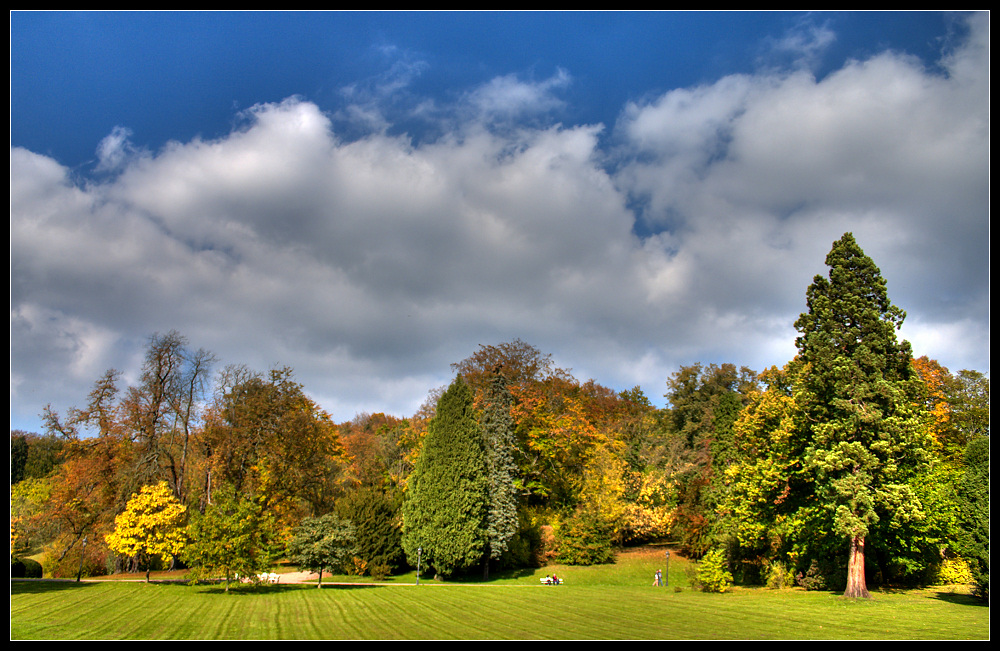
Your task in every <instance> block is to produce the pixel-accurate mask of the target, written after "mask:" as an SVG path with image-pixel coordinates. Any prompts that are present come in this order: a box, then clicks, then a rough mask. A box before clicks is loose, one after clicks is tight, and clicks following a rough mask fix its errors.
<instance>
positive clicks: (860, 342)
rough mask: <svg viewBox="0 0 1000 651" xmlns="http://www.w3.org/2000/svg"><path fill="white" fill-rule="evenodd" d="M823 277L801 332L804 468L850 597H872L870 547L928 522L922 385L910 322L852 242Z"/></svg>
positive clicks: (833, 255) (838, 251) (837, 252)
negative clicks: (902, 332) (901, 525)
mask: <svg viewBox="0 0 1000 651" xmlns="http://www.w3.org/2000/svg"><path fill="white" fill-rule="evenodd" d="M826 264H827V265H828V266H829V267H830V271H829V277H827V278H825V277H823V276H816V278H815V279H814V280H813V283H812V285H811V286H810V287H809V290H808V292H807V295H806V303H807V306H808V311H807V312H806V313H804V314H802V315H801V316H800V317H799V319H798V320H797V321H796V323H795V327H796V329H797V330H798V331H799V332H800V333H801V336H800V337H798V339H797V340H796V346H797V347H798V350H799V362H800V363H801V364H803V367H802V374H801V376H800V378H799V382H800V384H799V386H798V388H797V391H796V402H797V405H798V407H799V408H800V409H801V410H802V413H803V415H804V416H805V419H806V422H807V424H808V427H809V428H810V437H809V444H808V446H807V449H806V453H805V462H806V465H807V467H808V468H810V469H811V470H812V471H813V472H814V476H815V490H816V493H817V497H818V498H819V500H820V502H821V503H823V504H825V505H826V506H827V509H828V512H829V513H830V517H831V524H832V527H833V531H834V532H835V533H836V534H838V535H840V536H843V538H844V539H845V540H846V542H847V544H848V548H849V560H848V577H847V590H846V592H845V595H846V596H851V597H867V596H868V590H867V587H866V583H865V572H864V566H865V565H864V558H865V556H864V552H865V541H866V538H867V537H868V536H869V534H870V533H872V532H874V531H877V530H878V529H879V524H880V521H881V523H882V525H884V524H885V523H886V522H891V521H893V520H896V521H900V520H905V519H909V518H916V517H919V516H920V504H919V502H918V501H917V499H916V497H915V496H914V494H913V492H912V491H911V490H910V488H909V486H908V485H907V480H908V479H910V478H911V477H912V476H913V474H914V473H915V472H917V471H918V470H919V469H920V468H921V467H922V464H923V463H924V462H925V459H924V456H923V454H924V452H923V451H924V449H926V447H927V441H926V440H925V439H926V431H925V429H924V428H923V426H922V423H921V416H922V414H921V412H920V406H919V404H918V403H919V400H918V389H919V386H920V380H919V378H917V376H916V372H915V370H914V368H913V365H912V363H911V353H910V345H909V343H908V342H906V341H903V342H899V341H897V339H896V330H897V329H898V328H899V327H900V326H901V325H902V322H903V319H904V317H905V313H904V312H903V311H902V310H900V309H899V308H898V307H895V306H893V305H892V304H891V303H890V302H889V298H888V294H887V291H886V283H885V280H884V279H883V278H882V275H881V272H880V271H879V269H878V267H876V266H875V263H874V262H873V261H872V260H871V258H869V257H868V256H866V255H865V254H864V252H863V251H862V250H861V247H859V246H858V244H857V242H856V241H855V240H854V237H853V235H851V234H850V233H846V234H845V235H844V236H843V237H842V238H841V239H840V240H839V241H837V242H835V243H834V245H833V249H832V250H831V251H830V253H829V255H828V256H827V258H826Z"/></svg>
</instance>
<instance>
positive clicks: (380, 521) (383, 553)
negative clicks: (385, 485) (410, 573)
mask: <svg viewBox="0 0 1000 651" xmlns="http://www.w3.org/2000/svg"><path fill="white" fill-rule="evenodd" d="M337 506H338V512H339V514H340V516H341V517H342V518H344V519H345V520H349V521H350V522H351V523H352V524H353V525H354V539H355V552H354V553H355V555H356V556H357V557H358V558H359V559H360V560H361V562H362V563H363V565H364V566H365V567H366V568H367V571H368V572H369V573H370V574H371V575H372V576H375V575H376V574H380V575H381V576H382V577H383V578H384V577H385V576H388V575H389V574H392V572H393V571H394V570H395V569H396V568H397V567H399V566H400V564H401V563H402V562H403V547H402V531H401V528H400V514H399V507H398V505H397V503H396V500H394V499H392V498H391V497H390V496H389V495H387V494H386V493H385V492H383V491H381V490H378V489H375V488H359V489H355V490H353V491H351V492H349V493H348V494H347V495H346V496H345V497H344V499H342V500H341V501H340V502H339V503H338V505H337Z"/></svg>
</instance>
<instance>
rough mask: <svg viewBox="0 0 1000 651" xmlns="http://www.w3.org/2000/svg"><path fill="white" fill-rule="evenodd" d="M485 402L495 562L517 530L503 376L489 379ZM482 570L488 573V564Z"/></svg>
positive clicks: (489, 530) (489, 532) (489, 527)
mask: <svg viewBox="0 0 1000 651" xmlns="http://www.w3.org/2000/svg"><path fill="white" fill-rule="evenodd" d="M484 402H485V407H484V409H483V414H482V431H483V437H484V445H485V452H486V474H487V479H488V483H489V489H488V491H489V508H488V514H487V519H486V537H487V541H486V544H487V548H488V552H487V553H488V555H489V558H491V559H498V558H500V556H501V555H502V554H503V553H504V552H505V551H507V548H508V546H509V545H510V541H511V539H512V538H513V537H514V535H515V534H516V533H517V530H518V518H517V499H518V495H517V490H516V488H515V481H516V480H517V464H515V463H514V452H515V450H516V448H517V442H516V441H515V439H514V418H513V416H511V412H510V410H511V405H512V404H513V398H512V397H511V394H510V390H509V389H508V388H507V379H506V378H505V377H504V376H503V375H502V374H500V373H494V374H493V376H492V377H491V378H490V381H489V384H488V385H487V387H486V392H485V397H484ZM485 569H487V570H488V563H487V564H486V565H485Z"/></svg>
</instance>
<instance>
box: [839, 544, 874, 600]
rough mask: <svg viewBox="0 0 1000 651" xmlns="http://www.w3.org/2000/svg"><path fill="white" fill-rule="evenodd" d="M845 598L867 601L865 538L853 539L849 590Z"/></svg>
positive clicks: (849, 569) (845, 592)
mask: <svg viewBox="0 0 1000 651" xmlns="http://www.w3.org/2000/svg"><path fill="white" fill-rule="evenodd" d="M844 596H845V597H854V598H858V597H860V598H864V599H867V598H868V597H870V596H871V595H870V594H868V587H867V586H866V585H865V538H864V536H852V537H851V555H850V557H849V558H848V560H847V590H845V591H844Z"/></svg>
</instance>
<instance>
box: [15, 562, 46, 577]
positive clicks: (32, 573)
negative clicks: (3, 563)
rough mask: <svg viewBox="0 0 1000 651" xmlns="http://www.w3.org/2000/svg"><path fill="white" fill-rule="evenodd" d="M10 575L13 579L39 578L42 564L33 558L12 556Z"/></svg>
mask: <svg viewBox="0 0 1000 651" xmlns="http://www.w3.org/2000/svg"><path fill="white" fill-rule="evenodd" d="M10 576H11V578H13V579H40V578H42V564H41V563H39V562H38V561H36V560H35V559H33V558H12V559H11V561H10Z"/></svg>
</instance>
